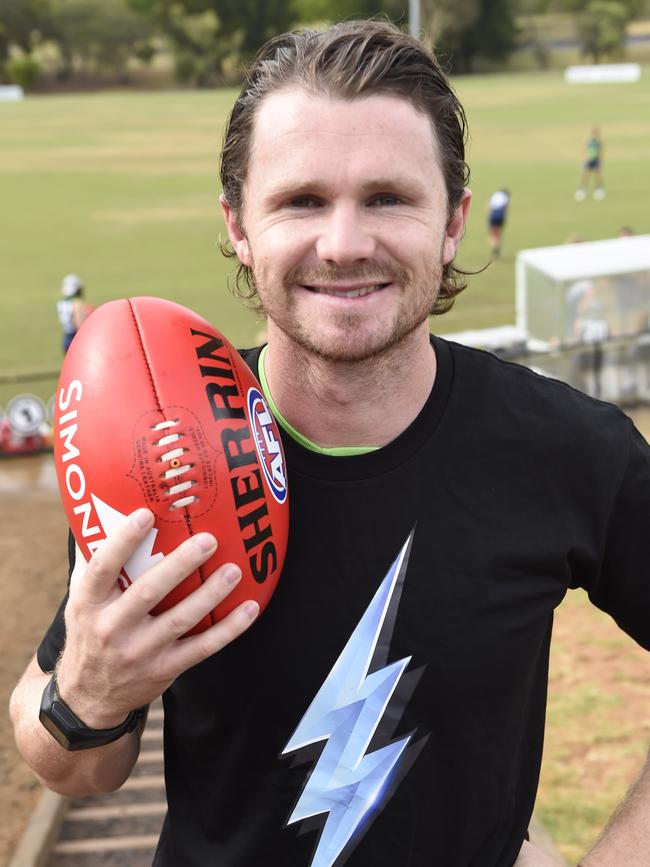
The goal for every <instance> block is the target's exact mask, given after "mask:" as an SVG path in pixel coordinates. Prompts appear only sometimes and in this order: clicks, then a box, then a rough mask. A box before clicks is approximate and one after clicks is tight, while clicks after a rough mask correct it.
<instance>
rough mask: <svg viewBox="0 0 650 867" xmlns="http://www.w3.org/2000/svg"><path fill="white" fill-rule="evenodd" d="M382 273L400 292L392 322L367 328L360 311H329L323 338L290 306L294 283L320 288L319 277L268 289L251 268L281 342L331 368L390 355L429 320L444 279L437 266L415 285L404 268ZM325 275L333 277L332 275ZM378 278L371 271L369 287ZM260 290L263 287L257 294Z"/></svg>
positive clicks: (291, 276)
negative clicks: (286, 342)
mask: <svg viewBox="0 0 650 867" xmlns="http://www.w3.org/2000/svg"><path fill="white" fill-rule="evenodd" d="M381 270H382V273H381V274H380V275H379V277H386V276H390V278H391V282H394V283H396V284H397V285H398V286H400V287H401V292H400V299H401V303H399V304H398V305H397V307H396V310H395V312H394V314H393V318H392V321H390V322H386V323H385V324H383V323H381V324H380V325H379V327H378V328H375V329H373V328H370V329H369V328H368V327H367V324H368V323H367V317H366V316H365V315H364V314H363V312H362V311H354V310H352V311H350V312H349V313H344V312H337V313H333V312H332V311H329V317H330V320H329V323H328V325H329V327H328V328H327V331H326V333H322V332H321V331H319V329H318V323H316V324H315V327H314V325H313V324H310V323H304V322H302V321H301V320H300V319H299V317H298V316H297V315H296V313H295V309H294V308H293V305H292V303H291V299H292V293H293V292H295V291H296V290H295V289H293V288H292V287H294V286H296V285H297V284H300V285H318V282H319V279H317V277H320V278H321V279H322V276H323V272H321V274H319V275H314V274H313V271H312V272H311V275H305V276H302V275H301V274H296V272H295V271H294V272H292V273H291V274H289V275H287V278H286V279H285V280H284V282H282V283H281V284H280V285H275V286H274V285H273V284H271V285H269V284H268V282H266V280H265V276H264V275H262V274H259V273H257V271H256V270H255V268H253V272H252V279H253V281H254V285H255V287H256V289H257V293H258V298H259V302H260V307H261V310H262V312H263V313H264V315H265V316H266V317H267V319H269V320H270V321H271V322H273V324H274V325H275V326H276V327H277V328H278V329H279V330H280V331H281V332H282V333H283V335H284V336H285V338H287V339H288V340H289V341H290V342H291V343H293V344H295V346H296V347H298V348H299V350H300V354H301V355H303V356H307V357H309V356H311V357H315V358H317V359H319V360H321V361H325V362H330V363H349V364H354V363H359V362H364V361H367V360H369V359H373V358H378V357H381V356H384V355H391V354H392V353H393V352H394V351H395V350H396V349H397V348H398V347H399V346H400V344H401V343H403V342H404V341H406V340H408V338H409V337H410V335H411V334H413V332H414V331H415V330H416V329H417V328H418V327H419V326H420V325H422V323H423V322H424V321H426V320H427V318H428V316H429V315H430V313H431V310H432V309H433V305H434V303H435V301H436V298H437V296H438V292H439V291H440V283H441V280H442V265H441V264H440V263H437V262H434V263H432V265H431V267H430V268H428V269H427V270H426V271H425V273H424V274H423V275H422V280H421V283H418V284H417V285H414V283H413V282H412V278H411V276H410V275H409V274H408V272H406V271H405V270H404V269H392V270H391V273H390V275H388V270H387V269H385V268H384V269H381ZM328 276H330V277H333V276H334V275H333V274H332V272H331V271H330V272H328ZM338 276H339V277H340V279H344V278H348V279H357V278H359V277H365V276H368V275H367V274H361V273H359V271H357V272H356V273H351V272H350V271H346V272H345V275H341V273H340V272H338ZM377 276H378V275H377V270H374V271H373V280H372V282H373V283H376V282H381V281H380V280H378V279H376V278H377ZM296 277H298V278H301V279H296ZM323 282H326V281H325V280H323ZM260 287H265V288H262V290H261V291H260ZM298 291H308V290H298ZM378 291H383V290H378ZM391 291H392V290H391ZM362 303H363V302H362ZM333 335H336V337H334V336H333Z"/></svg>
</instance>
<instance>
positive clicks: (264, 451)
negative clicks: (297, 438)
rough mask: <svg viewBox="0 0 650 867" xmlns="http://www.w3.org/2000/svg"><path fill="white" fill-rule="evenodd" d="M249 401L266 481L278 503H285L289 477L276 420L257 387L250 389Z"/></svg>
mask: <svg viewBox="0 0 650 867" xmlns="http://www.w3.org/2000/svg"><path fill="white" fill-rule="evenodd" d="M247 402H248V415H249V417H250V420H251V427H252V429H253V436H254V437H255V445H256V446H257V453H258V455H259V458H260V464H261V465H262V469H263V470H264V475H265V476H266V481H267V482H268V485H269V488H270V489H271V493H272V494H273V496H274V497H275V499H276V500H277V501H278V503H284V501H285V500H286V499H287V477H286V473H285V467H284V457H283V455H282V447H281V445H280V438H279V436H278V432H277V431H278V429H277V427H276V424H275V420H274V419H273V416H272V415H271V411H270V410H269V408H268V405H267V403H266V400H265V398H264V395H263V394H262V393H261V392H259V391H258V390H257V389H256V388H249V389H248V401H247Z"/></svg>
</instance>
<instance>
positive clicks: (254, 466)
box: [53, 298, 289, 633]
mask: <svg viewBox="0 0 650 867" xmlns="http://www.w3.org/2000/svg"><path fill="white" fill-rule="evenodd" d="M53 440H54V457H55V463H56V472H57V478H58V482H59V490H60V493H61V498H62V501H63V505H64V508H65V511H66V514H67V517H68V521H69V523H70V526H71V528H72V532H73V534H74V537H75V540H76V542H77V544H78V545H79V547H80V549H81V551H82V553H83V555H84V557H85V558H86V560H89V559H90V557H91V556H92V553H93V551H95V550H96V549H97V547H98V546H99V545H100V544H101V543H102V541H103V540H104V539H105V537H106V536H107V535H108V534H109V533H110V532H111V530H113V529H115V528H116V527H118V526H119V525H120V524H121V523H123V522H124V521H126V516H127V515H128V514H129V513H130V512H132V511H133V510H134V509H137V508H139V507H140V506H146V507H147V508H149V509H151V510H152V512H153V513H154V514H155V523H154V527H153V529H152V530H151V532H150V533H149V535H148V537H147V538H146V539H145V540H144V542H143V543H142V544H141V545H140V547H139V548H138V550H137V551H136V553H135V554H134V555H133V556H132V557H131V558H130V560H129V561H128V562H127V563H126V564H125V566H124V569H123V571H122V574H121V576H120V579H119V584H120V587H121V589H122V590H126V589H127V587H128V586H129V585H130V584H131V583H132V582H133V581H136V580H137V578H138V576H139V575H141V574H142V572H143V571H144V570H145V569H147V568H148V567H149V566H151V565H153V564H154V563H156V562H158V561H159V560H161V559H162V558H163V557H164V556H165V555H166V554H168V553H169V552H170V551H172V550H173V549H174V548H176V547H177V546H178V545H179V544H180V543H181V542H182V541H183V540H185V539H187V538H189V537H190V536H192V535H194V534H196V533H198V532H199V531H208V532H210V533H213V534H214V535H215V536H216V537H217V540H218V543H219V544H218V547H217V550H216V552H215V554H214V555H213V556H212V557H211V558H210V560H208V561H207V563H205V565H204V566H202V567H201V568H200V569H199V570H197V571H196V572H194V573H192V574H191V575H190V576H188V577H187V578H186V579H185V580H184V581H183V582H182V583H181V584H179V585H178V586H177V587H176V588H175V589H174V590H173V591H172V592H171V593H170V594H169V595H168V596H166V597H165V599H164V600H163V601H162V602H161V603H160V604H159V605H158V606H156V608H154V609H153V611H152V613H153V614H158V613H160V612H161V611H164V610H166V609H167V608H169V607H170V606H172V605H174V604H175V603H176V602H178V601H179V600H180V599H182V598H184V597H185V596H187V595H188V594H189V593H191V592H192V591H193V590H194V589H196V588H197V587H198V586H199V585H200V583H201V582H202V581H203V580H204V579H205V578H206V577H207V576H208V575H210V574H211V573H212V572H213V571H214V570H215V569H216V568H217V567H218V566H219V565H221V564H223V563H228V562H233V563H236V564H237V565H238V566H239V567H240V568H241V570H242V580H241V581H240V583H239V584H238V585H237V587H236V588H235V590H234V591H233V592H232V593H231V594H230V595H229V596H228V597H227V598H226V599H225V600H224V601H223V602H222V603H221V604H220V605H219V606H218V607H217V608H215V609H214V611H212V612H211V614H210V616H209V617H205V618H204V619H203V620H202V621H201V622H200V623H198V624H197V625H196V626H195V627H194V628H193V629H192V630H191V632H192V633H196V632H200V631H202V630H204V629H207V628H208V627H209V626H210V625H211V624H212V623H215V622H216V621H217V620H219V619H220V618H221V617H223V616H224V615H225V614H227V613H228V612H229V611H231V610H232V609H233V608H235V607H236V606H237V605H239V603H241V602H243V601H244V600H246V599H255V600H256V601H257V602H258V603H259V604H260V608H261V609H264V607H265V606H266V604H267V603H268V601H269V599H270V597H271V594H272V593H273V590H274V589H275V586H276V584H277V581H278V577H279V575H280V572H281V570H282V563H283V560H284V554H285V550H286V544H287V532H288V522H289V503H288V496H287V480H286V472H285V466H286V465H285V460H284V454H283V452H282V445H281V441H280V435H279V432H278V429H277V426H276V423H275V420H274V419H273V416H272V415H271V412H270V411H269V408H268V405H267V402H266V399H265V398H264V395H263V393H262V390H261V388H260V386H259V384H258V382H257V380H256V379H255V377H254V376H253V374H252V373H251V371H250V369H249V367H248V366H247V364H246V363H245V361H244V360H243V358H242V357H241V356H240V355H239V354H238V353H237V352H236V351H235V349H234V348H233V347H232V346H231V344H230V343H229V342H228V341H227V340H226V338H225V337H224V336H223V335H222V334H220V333H219V332H218V331H217V330H216V329H215V328H213V326H211V325H210V324H209V323H208V322H206V321H205V320H204V319H202V318H201V317H200V316H198V315H197V314H196V313H194V312H192V311H191V310H188V309H187V308H185V307H182V306H180V305H179V304H174V303H173V302H171V301H165V300H162V299H160V298H131V299H124V300H119V301H111V302H109V303H107V304H104V305H102V306H101V307H99V308H98V309H97V310H96V311H95V312H94V313H93V314H92V315H91V316H90V317H89V318H88V320H87V321H86V322H85V323H84V326H83V328H82V329H81V330H80V331H79V333H78V334H77V335H76V337H75V339H74V341H73V342H72V345H71V347H70V349H69V350H68V353H67V355H66V357H65V361H64V364H63V368H62V372H61V377H60V380H59V385H58V389H57V395H56V403H55V414H54V431H53Z"/></svg>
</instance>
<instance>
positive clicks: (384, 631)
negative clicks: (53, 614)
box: [38, 338, 650, 867]
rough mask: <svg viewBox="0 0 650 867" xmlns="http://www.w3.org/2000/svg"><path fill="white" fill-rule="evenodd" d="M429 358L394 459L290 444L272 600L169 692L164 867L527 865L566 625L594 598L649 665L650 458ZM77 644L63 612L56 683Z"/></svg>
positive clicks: (528, 386)
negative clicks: (551, 655)
mask: <svg viewBox="0 0 650 867" xmlns="http://www.w3.org/2000/svg"><path fill="white" fill-rule="evenodd" d="M434 345H435V349H436V353H437V357H438V375H437V379H436V383H435V386H434V388H433V390H432V393H431V395H430V398H429V400H428V401H427V403H426V405H425V406H424V408H423V409H422V411H421V413H420V415H419V417H418V418H417V419H416V420H415V421H414V422H413V424H411V425H410V426H409V427H408V428H407V429H406V430H405V431H404V432H403V433H402V434H401V435H400V436H399V437H397V439H395V440H394V441H393V442H391V443H390V444H389V445H387V446H385V447H384V448H382V449H379V450H377V451H375V452H371V453H368V454H365V455H359V456H354V457H345V458H341V457H336V458H333V457H329V456H325V455H321V454H316V453H314V452H310V451H308V450H306V449H305V448H303V447H302V446H300V445H299V444H298V443H296V442H295V441H294V440H292V439H290V438H289V437H285V438H284V445H285V450H286V457H287V464H288V473H289V481H290V497H291V530H290V541H289V547H288V551H287V558H286V563H285V567H284V570H283V574H282V577H281V580H280V583H279V585H278V588H277V590H276V593H275V595H274V597H273V599H272V601H271V603H270V605H269V607H268V608H267V610H266V611H265V612H264V614H263V615H262V616H261V617H260V619H259V621H258V622H256V623H255V624H253V626H252V627H251V629H250V630H249V631H248V632H247V633H246V634H245V635H244V636H242V637H241V638H239V639H237V640H236V641H235V642H234V643H233V644H231V645H230V646H228V647H226V648H225V649H224V650H223V651H221V652H220V653H218V654H216V655H215V656H214V657H212V658H210V659H208V660H206V661H205V662H204V663H202V664H200V665H198V666H196V667H195V668H193V669H191V670H189V671H187V672H186V673H185V674H183V675H182V676H181V677H180V678H179V679H178V680H177V681H176V682H175V683H174V684H173V685H172V687H171V688H170V689H169V690H168V691H167V693H166V694H165V696H164V703H165V773H166V778H167V794H168V803H169V811H168V816H167V819H166V822H165V825H164V829H163V833H162V836H161V841H160V844H159V848H158V851H157V854H156V858H155V861H154V863H155V865H156V867H190V865H191V867H258V865H261V864H264V865H269V867H275V865H277V867H331V865H334V867H341V865H343V864H346V865H349V867H431V865H433V864H436V865H445V867H511V865H512V864H513V863H514V861H515V859H516V857H517V853H518V852H519V849H520V847H521V843H522V841H523V839H524V838H525V836H526V829H527V826H528V822H529V819H530V816H531V813H532V809H533V804H534V800H535V792H536V788H537V782H538V774H539V768H540V762H541V753H542V741H543V728H544V713H545V705H546V687H547V668H548V651H549V641H550V635H551V625H552V619H553V610H554V608H555V607H556V606H557V605H558V603H559V602H560V601H561V600H562V598H563V596H564V594H565V592H566V591H567V589H568V588H571V587H577V586H582V587H584V588H586V590H587V591H588V593H589V595H590V597H591V599H592V601H593V602H594V603H595V604H596V605H598V606H599V607H600V608H602V609H604V610H605V611H608V612H609V613H610V614H611V615H612V616H613V617H614V618H615V619H616V621H617V622H618V623H619V625H620V626H621V627H622V628H623V629H624V630H625V631H626V632H628V633H629V634H630V635H632V636H633V637H634V638H635V639H636V640H637V641H638V642H639V643H641V644H642V645H643V646H645V647H649V648H650V580H649V577H648V568H649V567H648V563H650V533H649V532H648V515H650V449H649V448H648V446H647V445H646V443H645V441H644V440H643V439H642V437H641V436H640V435H639V434H638V432H637V431H636V430H635V429H634V427H633V425H632V423H631V422H630V421H629V419H627V418H626V416H624V415H623V413H621V412H620V411H619V410H618V409H616V408H614V407H611V406H609V405H607V404H604V403H601V402H599V401H595V400H592V399H591V398H588V397H586V396H584V395H583V394H580V393H579V392H577V391H575V390H573V389H571V388H570V387H568V386H566V385H564V384H562V383H558V382H554V381H551V380H548V379H545V378H543V377H540V376H537V375H536V374H534V373H532V372H531V371H529V370H527V369H525V368H523V367H519V366H517V365H513V364H509V363H505V362H503V361H500V360H499V359H497V358H495V357H493V356H491V355H489V354H487V353H484V352H479V351H476V350H472V349H467V348H465V347H461V346H458V345H455V344H451V343H447V342H446V341H444V340H441V339H439V338H435V339H434ZM257 354H258V353H257V351H251V352H249V353H245V356H246V358H247V360H248V362H249V363H250V364H251V366H252V367H253V369H256V361H257ZM217 533H218V530H217ZM62 639H63V626H62V620H61V615H60V614H59V615H58V618H57V620H56V621H55V623H54V624H53V626H52V627H51V629H50V632H49V633H48V634H47V635H46V637H45V639H44V641H43V643H42V645H41V647H40V649H39V655H38V659H39V663H40V665H41V667H42V668H43V669H44V670H47V669H48V668H51V667H52V665H53V663H54V660H55V659H56V655H57V653H58V650H59V648H60V647H61V644H62Z"/></svg>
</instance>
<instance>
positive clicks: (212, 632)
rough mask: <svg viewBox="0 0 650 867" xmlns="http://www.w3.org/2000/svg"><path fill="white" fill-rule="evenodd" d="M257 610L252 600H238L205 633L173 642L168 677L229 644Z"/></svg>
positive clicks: (258, 607) (247, 624)
mask: <svg viewBox="0 0 650 867" xmlns="http://www.w3.org/2000/svg"><path fill="white" fill-rule="evenodd" d="M259 613H260V606H259V605H258V604H257V602H254V601H253V600H252V599H251V600H248V601H247V602H242V604H241V605H238V606H237V608H235V609H234V610H233V611H231V612H230V614H228V615H226V617H224V618H223V620H220V621H219V622H218V623H215V625H214V626H211V627H210V628H209V629H206V630H205V632H201V633H200V634H199V635H192V636H190V637H189V638H183V640H182V641H176V642H174V645H173V646H172V647H171V648H170V650H169V654H170V669H171V670H172V671H173V675H172V676H173V677H178V675H179V674H182V672H184V671H186V670H187V669H188V668H191V667H192V666H193V665H196V664H197V663H199V662H203V661H204V660H206V659H208V657H210V656H212V655H213V654H215V653H217V652H218V651H219V650H221V649H222V648H224V647H225V646H226V645H227V644H230V642H231V641H234V640H235V639H236V638H239V636H240V635H241V634H242V633H244V632H246V630H247V629H248V627H249V626H250V625H251V623H252V622H253V621H254V620H255V619H256V618H257V615H258V614H259Z"/></svg>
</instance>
